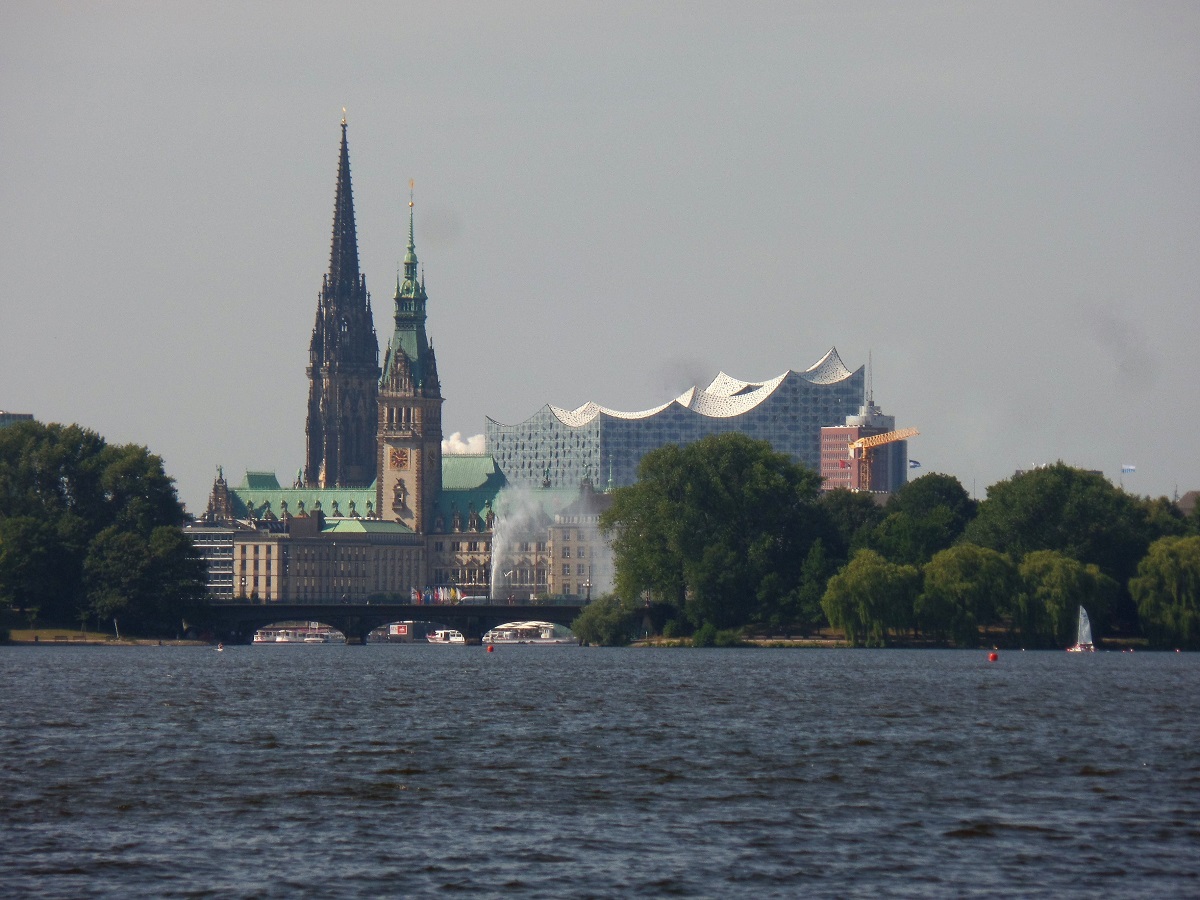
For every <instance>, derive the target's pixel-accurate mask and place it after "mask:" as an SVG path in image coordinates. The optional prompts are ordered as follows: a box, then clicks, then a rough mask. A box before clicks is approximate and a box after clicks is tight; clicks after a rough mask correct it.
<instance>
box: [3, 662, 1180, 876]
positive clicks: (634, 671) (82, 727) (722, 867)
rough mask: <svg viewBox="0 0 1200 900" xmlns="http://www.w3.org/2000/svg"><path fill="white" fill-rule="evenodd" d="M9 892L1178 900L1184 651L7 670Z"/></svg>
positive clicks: (65, 665)
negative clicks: (1116, 899)
mask: <svg viewBox="0 0 1200 900" xmlns="http://www.w3.org/2000/svg"><path fill="white" fill-rule="evenodd" d="M0 687H2V688H3V691H4V700H3V702H4V709H3V716H2V717H0V831H2V835H3V836H2V841H3V844H2V845H0V895H4V896H35V897H85V896H154V897H176V896H188V897H206V896H213V897H292V896H297V895H305V896H312V897H377V896H413V895H428V894H441V893H446V892H450V893H454V892H456V891H466V892H471V893H476V894H490V893H495V894H504V895H507V896H514V897H561V896H596V897H625V896H659V895H676V896H710V897H730V896H746V897H751V896H753V897H761V896H778V897H792V896H816V897H856V896H857V897H867V896H872V897H874V896H885V895H886V896H911V897H961V896H970V895H976V896H995V895H1006V896H1080V897H1082V896H1101V895H1102V896H1108V897H1120V896H1129V897H1151V896H1154V897H1179V896H1197V895H1200V657H1198V656H1197V655H1195V654H1173V653H1172V654H1128V653H1126V654H1122V653H1097V654H1095V655H1074V654H1070V655H1069V654H1066V653H1019V652H1008V653H1002V654H1001V656H1000V660H999V661H998V662H996V663H989V662H988V661H987V657H986V654H984V653H983V652H981V651H980V652H938V651H811V650H757V651H755V650H637V649H625V650H616V649H614V650H607V649H603V650H602V649H584V648H576V647H570V648H562V647H501V648H498V649H497V650H496V652H494V653H485V652H484V651H483V649H482V648H480V647H467V648H462V647H431V646H421V645H417V646H397V645H369V646H366V647H345V646H335V645H329V646H291V645H283V646H259V647H227V648H226V649H225V651H224V652H221V653H218V652H215V651H214V650H213V649H209V648H177V647H163V648H154V647H147V648H91V647H29V648H21V647H12V648H4V649H0Z"/></svg>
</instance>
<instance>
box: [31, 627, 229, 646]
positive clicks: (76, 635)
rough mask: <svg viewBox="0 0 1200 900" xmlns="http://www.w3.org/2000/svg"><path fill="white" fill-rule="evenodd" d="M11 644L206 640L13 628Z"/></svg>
mask: <svg viewBox="0 0 1200 900" xmlns="http://www.w3.org/2000/svg"><path fill="white" fill-rule="evenodd" d="M8 642H9V643H10V644H37V645H39V646H40V645H43V644H45V645H46V646H53V647H62V646H64V645H71V646H83V647H87V646H93V647H96V646H106V647H139V646H140V647H157V646H164V647H165V646H171V647H188V646H204V645H205V644H206V643H207V642H206V641H179V640H166V639H163V640H159V639H158V638H124V637H123V638H120V639H118V638H117V636H116V635H114V634H107V633H105V632H103V631H71V630H68V629H65V628H13V629H11V630H10V631H9V638H8Z"/></svg>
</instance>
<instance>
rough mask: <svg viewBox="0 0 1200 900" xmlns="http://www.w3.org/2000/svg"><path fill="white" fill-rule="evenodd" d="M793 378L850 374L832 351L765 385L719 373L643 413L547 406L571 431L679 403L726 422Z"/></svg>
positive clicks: (834, 378)
mask: <svg viewBox="0 0 1200 900" xmlns="http://www.w3.org/2000/svg"><path fill="white" fill-rule="evenodd" d="M792 374H795V375H798V376H799V377H801V378H803V379H804V380H806V381H809V382H811V383H813V384H834V383H836V382H838V381H841V380H843V379H844V378H847V377H849V376H850V375H852V374H853V373H852V372H851V371H850V370H849V369H848V368H846V364H845V363H843V362H842V358H841V357H840V356H838V352H837V348H836V347H831V348H830V349H829V352H828V353H826V354H825V355H824V356H823V357H821V359H819V360H818V361H817V362H816V363H814V364H813V365H811V366H809V367H808V368H807V369H805V370H804V371H803V372H793V371H792V370H790V369H789V370H788V371H786V372H784V373H783V374H782V375H778V376H776V377H775V378H772V379H770V380H768V381H741V380H740V379H737V378H734V377H732V376H730V375H726V374H725V373H724V372H719V373H718V374H717V377H716V378H714V379H713V380H712V381H711V382H709V385H708V387H706V388H703V389H701V388H698V387H695V386H693V387H690V388H688V389H687V390H686V391H684V392H683V393H682V394H680V395H679V396H678V397H676V398H675V399H674V400H671V401H669V402H667V403H663V404H662V405H660V406H656V407H654V408H653V409H645V410H642V411H641V412H622V411H620V410H616V409H609V408H608V407H606V406H600V405H599V404H597V403H592V402H591V401H589V402H587V403H585V404H583V406H580V407H577V408H575V409H563V408H561V407H558V406H552V405H551V406H549V409H550V412H552V413H553V414H554V415H555V417H556V418H557V419H558V420H559V421H560V422H562V423H563V424H564V425H567V426H569V427H571V428H579V427H580V426H581V425H586V424H587V423H588V422H591V421H592V420H593V419H595V418H596V416H598V415H600V414H601V413H604V414H605V415H606V416H612V417H613V418H615V419H648V418H650V417H651V416H653V415H656V414H657V413H660V412H662V411H663V410H664V409H666V408H667V407H668V406H671V405H672V404H673V403H678V404H679V405H680V406H682V407H685V408H686V409H690V410H692V411H693V412H696V413H699V414H700V415H702V416H708V417H709V418H713V419H728V418H731V417H733V416H740V415H741V414H742V413H745V412H747V411H749V410H751V409H753V408H754V407H756V406H758V405H759V404H760V403H762V402H763V401H764V400H766V399H767V398H768V397H770V396H771V394H773V393H774V392H775V390H776V389H777V388H778V387H779V385H781V384H783V382H784V381H785V380H786V379H787V377H788V376H789V375H792Z"/></svg>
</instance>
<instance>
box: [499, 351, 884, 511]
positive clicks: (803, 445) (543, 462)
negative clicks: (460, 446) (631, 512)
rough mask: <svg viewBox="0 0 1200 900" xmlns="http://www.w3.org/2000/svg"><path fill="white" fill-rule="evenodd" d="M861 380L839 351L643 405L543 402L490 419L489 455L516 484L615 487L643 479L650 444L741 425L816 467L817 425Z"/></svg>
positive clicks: (854, 406) (858, 390) (835, 418)
mask: <svg viewBox="0 0 1200 900" xmlns="http://www.w3.org/2000/svg"><path fill="white" fill-rule="evenodd" d="M864 386H865V385H864V369H863V367H861V366H860V367H859V368H858V369H856V370H855V371H853V372H851V371H850V370H849V369H848V368H846V366H845V364H844V363H843V362H842V360H841V357H839V356H838V353H837V349H836V348H834V349H831V350H830V351H829V352H828V353H826V354H825V356H824V357H822V359H821V360H820V361H819V362H817V363H816V364H815V365H813V366H811V367H810V368H808V369H805V370H804V371H802V372H795V371H792V370H788V371H786V372H784V373H783V374H782V375H779V376H778V377H776V378H772V379H770V380H768V381H762V382H749V381H739V380H738V379H736V378H732V377H730V376H729V375H726V374H725V373H724V372H722V373H721V374H719V375H717V377H716V378H714V379H713V380H712V382H711V383H710V384H709V385H708V387H705V388H699V387H692V388H689V389H688V390H687V391H685V392H684V393H683V394H680V395H679V396H678V397H676V398H675V399H674V400H671V401H669V402H667V403H664V404H663V405H662V406H658V407H655V408H654V409H648V410H644V411H643V412H635V413H630V412H618V411H616V410H612V409H607V408H605V407H603V406H598V405H596V404H595V403H585V404H584V405H583V406H580V407H579V408H578V409H573V410H566V409H560V408H558V407H556V406H551V405H549V404H547V405H546V406H544V407H542V408H541V409H540V410H538V412H537V413H535V414H534V415H533V416H531V417H530V418H529V419H526V420H525V421H524V422H522V423H521V424H519V425H503V424H501V423H499V422H496V421H495V420H493V419H491V418H489V419H488V421H487V446H488V452H489V453H490V454H491V455H492V457H493V458H494V459H495V461H496V465H497V467H498V468H499V469H500V471H501V472H503V473H504V476H505V478H506V479H507V480H508V482H509V484H511V485H522V486H527V487H549V488H574V487H577V486H578V485H579V484H580V483H581V482H582V481H583V480H584V479H585V478H586V479H590V480H591V481H592V482H594V483H597V484H599V485H606V484H610V483H611V484H612V485H614V486H618V487H619V486H623V485H628V484H633V483H634V482H635V481H636V480H637V467H638V463H639V462H640V461H641V459H642V457H643V456H645V455H646V454H647V453H649V452H650V451H651V450H654V449H656V448H658V447H661V446H663V445H665V444H680V445H683V444H689V443H691V442H692V441H695V440H698V439H700V438H702V437H705V436H707V435H710V434H721V433H725V432H741V433H743V434H746V435H749V436H750V437H753V438H758V439H760V440H765V441H768V442H769V443H770V444H771V445H772V446H773V447H774V448H775V449H776V450H778V451H780V452H783V453H787V454H789V455H791V456H792V458H793V459H795V460H796V461H797V462H799V463H802V464H804V465H806V466H808V467H809V468H811V469H812V470H813V471H820V469H819V467H820V461H821V428H822V427H823V426H829V425H842V424H843V423H844V422H845V421H846V417H847V416H849V415H853V414H855V413H857V412H858V411H859V409H860V408H861V407H862V404H863V398H864Z"/></svg>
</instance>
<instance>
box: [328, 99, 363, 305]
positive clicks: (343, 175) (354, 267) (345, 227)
mask: <svg viewBox="0 0 1200 900" xmlns="http://www.w3.org/2000/svg"><path fill="white" fill-rule="evenodd" d="M345 113H346V111H345V110H342V148H341V156H340V157H339V159H338V174H337V193H336V195H335V197H334V202H333V243H332V246H331V247H330V250H329V287H330V289H331V291H333V293H335V294H339V295H342V296H346V295H348V294H350V293H351V292H352V291H353V290H354V288H355V287H356V286H357V284H358V280H359V274H358V236H357V234H356V233H355V228H354V191H353V189H352V188H351V186H350V148H349V145H348V144H347V141H346V115H345Z"/></svg>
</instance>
